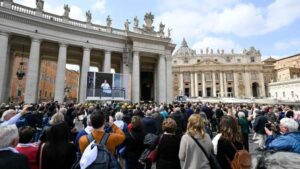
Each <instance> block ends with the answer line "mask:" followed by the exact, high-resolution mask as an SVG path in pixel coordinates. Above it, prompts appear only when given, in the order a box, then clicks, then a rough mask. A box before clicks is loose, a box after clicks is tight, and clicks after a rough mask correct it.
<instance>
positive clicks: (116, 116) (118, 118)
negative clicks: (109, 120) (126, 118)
mask: <svg viewBox="0 0 300 169" xmlns="http://www.w3.org/2000/svg"><path fill="white" fill-rule="evenodd" d="M115 118H116V120H122V119H123V113H122V112H117V113H116V114H115Z"/></svg>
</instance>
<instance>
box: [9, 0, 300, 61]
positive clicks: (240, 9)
mask: <svg viewBox="0 0 300 169" xmlns="http://www.w3.org/2000/svg"><path fill="white" fill-rule="evenodd" d="M35 1H36V0H14V2H16V3H21V4H23V5H25V6H30V7H35ZM44 1H45V5H44V9H45V10H46V11H47V12H51V13H55V14H58V15H62V14H63V5H64V4H68V5H69V6H70V7H71V12H70V17H71V18H73V19H78V20H82V21H85V12H86V11H87V10H91V12H92V22H93V23H97V24H102V25H105V20H106V17H107V16H108V15H110V16H111V18H112V26H113V27H115V28H119V29H124V22H125V20H126V19H129V21H131V22H132V23H133V18H134V17H135V16H137V17H138V18H139V21H140V24H139V25H140V26H141V25H142V24H143V18H144V14H145V13H146V12H149V11H151V12H152V13H153V14H154V15H155V21H154V26H155V27H156V29H157V28H158V24H159V22H161V21H162V22H163V23H164V24H165V25H166V29H165V31H166V30H167V28H171V29H172V33H171V37H172V40H173V43H175V44H177V47H179V46H180V44H181V41H182V39H183V37H185V38H186V40H187V42H188V45H189V47H191V48H193V49H195V50H196V51H197V53H200V49H205V48H207V47H209V48H212V49H213V50H214V51H216V50H217V49H224V50H225V53H229V52H230V51H231V49H234V51H235V52H237V53H238V52H241V51H242V50H243V49H244V48H246V49H248V48H249V47H250V46H254V47H255V48H256V49H259V50H260V51H261V54H262V57H263V59H265V58H267V57H269V56H272V57H274V58H282V57H286V56H290V55H294V54H297V53H300V0H84V1H83V0H44ZM132 27H133V24H131V25H130V29H131V30H132Z"/></svg>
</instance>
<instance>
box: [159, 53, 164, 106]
mask: <svg viewBox="0 0 300 169" xmlns="http://www.w3.org/2000/svg"><path fill="white" fill-rule="evenodd" d="M165 66H166V59H165V56H164V55H160V56H159V57H158V74H159V76H158V102H159V103H163V102H165V101H166V67H165Z"/></svg>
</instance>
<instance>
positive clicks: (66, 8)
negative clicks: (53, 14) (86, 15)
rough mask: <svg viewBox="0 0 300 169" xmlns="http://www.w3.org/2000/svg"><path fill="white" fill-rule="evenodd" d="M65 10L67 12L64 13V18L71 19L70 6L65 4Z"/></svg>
mask: <svg viewBox="0 0 300 169" xmlns="http://www.w3.org/2000/svg"><path fill="white" fill-rule="evenodd" d="M64 10H65V12H64V15H63V16H64V17H66V18H69V14H70V7H69V5H68V4H65V5H64Z"/></svg>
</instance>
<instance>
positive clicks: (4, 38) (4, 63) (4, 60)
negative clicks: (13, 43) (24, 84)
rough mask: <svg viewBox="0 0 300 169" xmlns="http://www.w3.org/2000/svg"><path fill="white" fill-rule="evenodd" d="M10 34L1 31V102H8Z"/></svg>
mask: <svg viewBox="0 0 300 169" xmlns="http://www.w3.org/2000/svg"><path fill="white" fill-rule="evenodd" d="M8 39H9V34H8V33H4V32H1V33H0V48H1V51H0V103H3V102H7V100H6V99H7V96H6V86H7V84H8V77H7V74H8V69H9V65H8V63H9V54H8V48H9V47H8Z"/></svg>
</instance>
